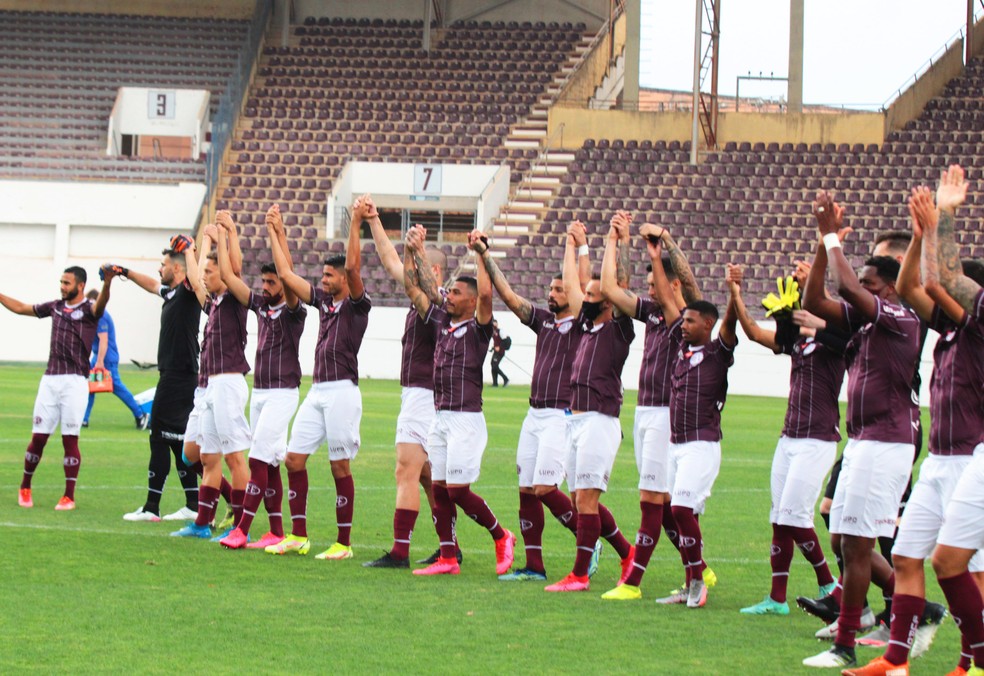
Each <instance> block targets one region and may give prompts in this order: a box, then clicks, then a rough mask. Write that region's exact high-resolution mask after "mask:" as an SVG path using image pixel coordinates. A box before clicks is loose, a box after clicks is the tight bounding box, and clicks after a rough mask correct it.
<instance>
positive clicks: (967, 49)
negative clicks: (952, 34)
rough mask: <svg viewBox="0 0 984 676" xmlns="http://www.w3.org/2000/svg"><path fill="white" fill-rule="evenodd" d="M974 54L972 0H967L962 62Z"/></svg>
mask: <svg viewBox="0 0 984 676" xmlns="http://www.w3.org/2000/svg"><path fill="white" fill-rule="evenodd" d="M973 56H974V0H967V37H966V38H964V63H965V64H966V63H970V59H971V58H972V57H973Z"/></svg>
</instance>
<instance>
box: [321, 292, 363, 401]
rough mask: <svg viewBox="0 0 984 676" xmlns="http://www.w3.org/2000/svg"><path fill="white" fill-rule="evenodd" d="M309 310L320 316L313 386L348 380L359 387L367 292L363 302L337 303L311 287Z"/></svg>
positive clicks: (347, 299) (345, 301)
mask: <svg viewBox="0 0 984 676" xmlns="http://www.w3.org/2000/svg"><path fill="white" fill-rule="evenodd" d="M308 305H310V306H311V307H316V308H318V312H320V313H321V324H320V326H319V327H318V345H317V347H316V348H315V352H314V382H316V383H328V382H334V381H336V380H351V381H352V382H353V383H355V384H356V385H358V384H359V348H360V347H362V337H363V336H364V335H366V327H367V326H369V310H371V309H372V299H371V298H370V297H369V293H368V292H363V294H362V298H352V297H351V296H349V297H348V298H345V299H344V300H342V302H340V303H336V302H335V299H334V298H332V297H331V296H329V295H328V294H326V293H325V292H324V291H323V290H322V289H321V287H318V288H315V287H314V285H313V284H312V285H311V302H309V303H308Z"/></svg>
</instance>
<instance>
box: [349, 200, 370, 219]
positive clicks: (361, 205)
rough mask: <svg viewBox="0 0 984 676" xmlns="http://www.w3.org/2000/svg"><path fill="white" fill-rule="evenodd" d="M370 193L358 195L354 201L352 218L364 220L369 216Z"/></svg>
mask: <svg viewBox="0 0 984 676" xmlns="http://www.w3.org/2000/svg"><path fill="white" fill-rule="evenodd" d="M368 197H369V195H368V193H367V194H365V195H362V196H360V197H357V198H356V199H355V201H354V202H353V203H352V220H354V221H359V222H362V221H364V220H366V219H367V218H368V217H369V205H368V204H366V199H367V198H368Z"/></svg>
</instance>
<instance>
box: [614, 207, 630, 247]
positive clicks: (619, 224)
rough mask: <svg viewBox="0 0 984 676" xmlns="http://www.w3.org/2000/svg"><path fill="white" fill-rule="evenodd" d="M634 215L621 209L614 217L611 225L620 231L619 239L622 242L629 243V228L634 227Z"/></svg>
mask: <svg viewBox="0 0 984 676" xmlns="http://www.w3.org/2000/svg"><path fill="white" fill-rule="evenodd" d="M632 218H633V217H632V214H631V213H629V212H628V211H625V210H624V209H619V210H618V211H616V212H615V215H614V216H612V220H611V225H613V226H615V228H616V229H617V230H618V239H619V241H620V242H628V241H629V228H630V227H631V225H632Z"/></svg>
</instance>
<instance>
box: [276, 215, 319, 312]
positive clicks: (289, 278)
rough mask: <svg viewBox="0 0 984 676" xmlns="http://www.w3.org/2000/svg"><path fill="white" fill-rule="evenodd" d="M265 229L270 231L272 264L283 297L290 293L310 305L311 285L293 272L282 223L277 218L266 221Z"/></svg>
mask: <svg viewBox="0 0 984 676" xmlns="http://www.w3.org/2000/svg"><path fill="white" fill-rule="evenodd" d="M278 216H279V212H278ZM267 228H270V229H271V230H272V232H271V233H270V253H271V254H272V255H273V264H274V265H276V266H277V276H278V277H280V281H281V282H282V283H283V285H284V296H285V297H286V296H287V293H288V292H290V293H292V294H294V295H295V296H296V297H297V298H299V299H300V300H301V301H302V302H304V303H310V302H311V284H310V283H309V282H308V281H307V280H305V279H304V278H303V277H301V276H300V275H298V274H297V273H296V272H294V268H293V265H292V264H291V260H290V253H289V252H288V249H287V240H286V236H285V235H284V225H283V221H281V220H280V219H279V218H273V219H267ZM274 235H276V236H274Z"/></svg>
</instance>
